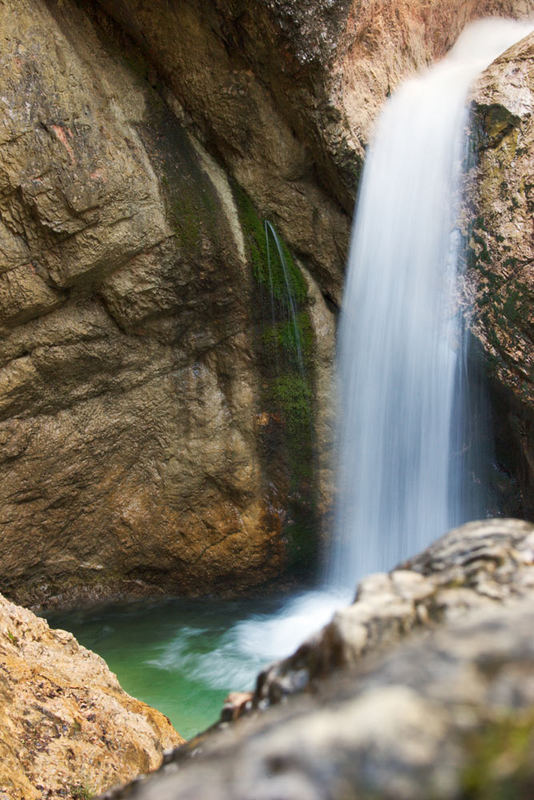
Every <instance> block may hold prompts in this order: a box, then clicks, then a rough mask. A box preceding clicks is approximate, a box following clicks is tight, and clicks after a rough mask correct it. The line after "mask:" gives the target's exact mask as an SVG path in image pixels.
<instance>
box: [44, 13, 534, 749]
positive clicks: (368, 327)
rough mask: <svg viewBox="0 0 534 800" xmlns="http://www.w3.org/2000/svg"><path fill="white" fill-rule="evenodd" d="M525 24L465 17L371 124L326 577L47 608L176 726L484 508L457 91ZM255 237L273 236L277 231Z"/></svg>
mask: <svg viewBox="0 0 534 800" xmlns="http://www.w3.org/2000/svg"><path fill="white" fill-rule="evenodd" d="M531 27H532V26H529V27H528V28H527V27H526V26H525V25H520V24H519V23H513V22H509V21H506V20H499V21H497V20H493V21H488V20H487V21H484V22H480V23H477V24H475V25H474V26H471V28H470V29H469V31H467V32H466V33H464V34H463V35H462V37H461V38H460V40H459V42H458V44H457V45H456V47H455V48H454V50H453V51H452V52H451V54H450V55H449V56H448V57H447V58H446V59H445V60H444V61H443V62H441V64H439V65H438V66H436V67H434V68H433V69H431V70H429V71H428V72H427V73H426V74H425V75H422V76H420V77H418V78H416V79H414V80H412V81H410V82H408V83H407V84H405V85H404V86H403V87H401V89H400V90H399V92H397V93H396V94H395V95H394V96H393V97H392V98H391V99H390V101H389V102H388V103H387V104H386V107H385V109H384V112H383V114H382V116H381V118H380V120H379V122H378V126H377V132H376V138H375V141H374V143H373V145H372V146H371V148H370V151H369V155H368V158H367V162H366V167H365V171H364V177H363V183H362V187H361V192H360V199H359V206H358V213H357V217H356V220H355V224H354V231H353V240H352V246H351V255H350V263H349V270H348V277H347V287H346V292H345V299H344V304H343V313H342V322H341V328H340V340H341V341H340V350H339V359H340V379H341V395H342V415H341V422H340V431H339V440H340V449H341V454H340V468H339V476H340V477H339V486H340V501H339V504H338V508H337V513H336V530H335V540H336V542H335V545H334V547H333V552H332V556H331V558H330V559H329V563H328V565H327V567H326V568H325V578H324V583H323V587H322V588H321V589H320V590H318V591H316V592H311V593H310V592H308V593H305V594H302V595H300V596H298V597H293V598H290V599H289V600H287V601H284V599H283V598H280V599H279V600H278V601H274V600H266V599H265V598H264V599H259V600H258V601H257V602H255V603H252V601H251V600H250V599H247V600H244V601H242V602H225V601H221V600H206V601H194V602H193V601H190V602H189V601H168V602H166V603H159V604H153V605H149V606H146V605H135V606H131V607H128V608H121V607H116V608H110V609H107V610H101V611H90V610H89V611H85V612H79V613H78V614H76V615H72V614H70V615H64V614H63V615H52V616H51V617H50V621H51V623H52V624H54V625H60V626H62V627H66V628H67V629H69V630H72V631H73V632H74V634H75V635H76V636H77V637H78V638H79V640H80V641H81V643H82V644H85V645H86V646H88V647H91V648H92V649H94V650H96V651H97V652H99V653H100V654H101V655H103V656H104V657H105V658H106V659H107V661H108V663H109V665H110V667H111V669H112V670H114V671H115V672H117V674H118V677H119V679H120V680H121V682H122V683H123V685H124V687H125V688H126V690H127V691H130V692H131V693H133V694H135V695H136V696H137V697H139V698H141V699H144V700H146V701H147V702H149V703H152V704H153V705H155V706H156V707H157V708H159V709H160V710H162V711H163V712H164V713H167V714H168V715H170V717H171V719H172V721H173V722H174V724H175V726H176V728H177V729H178V730H179V731H180V732H181V733H182V734H185V735H186V736H187V735H190V734H192V733H194V732H196V731H198V730H201V729H202V728H204V727H205V726H206V725H207V724H209V723H211V722H213V721H214V720H215V719H216V717H217V713H218V711H219V710H220V707H221V703H222V699H223V697H224V694H225V692H226V691H228V690H230V689H248V688H252V687H253V683H254V678H255V675H256V673H257V672H258V670H259V669H260V668H261V667H262V666H263V665H265V664H266V663H268V662H269V661H270V660H273V659H275V658H279V657H283V656H284V655H287V654H289V653H290V652H292V651H293V650H294V649H295V648H296V647H297V646H298V644H299V643H300V642H301V641H302V640H303V639H304V638H306V636H307V635H309V634H310V633H311V632H312V631H313V630H315V629H318V628H320V627H321V625H322V624H324V623H325V622H326V621H327V620H328V619H329V618H330V617H331V615H332V613H333V611H334V610H335V608H337V607H339V606H340V605H343V604H345V603H346V602H347V601H348V600H350V597H351V595H352V594H353V592H354V587H355V585H356V583H357V581H358V579H359V578H361V577H362V576H363V575H364V574H366V573H369V572H373V571H377V570H384V569H389V568H391V567H393V566H394V565H395V563H396V562H397V561H399V560H401V559H403V558H405V557H408V556H410V555H412V554H414V553H415V552H417V551H418V550H419V549H421V548H422V547H424V546H425V545H427V544H428V543H429V542H430V541H431V540H433V539H435V538H436V537H437V536H439V535H440V534H442V533H444V532H445V531H446V530H447V529H448V528H449V527H451V526H452V525H455V524H458V523H460V522H461V521H464V520H465V519H466V518H468V517H471V518H473V517H474V516H477V515H483V514H484V504H485V500H486V493H485V491H484V489H483V487H482V491H474V490H472V489H471V488H467V489H466V486H468V487H470V486H471V485H472V484H473V481H472V480H471V477H470V476H469V475H468V474H467V473H468V472H469V471H470V470H472V469H473V467H474V465H475V464H476V459H474V460H473V459H471V462H470V465H469V469H467V467H466V462H465V460H464V459H463V458H459V457H458V456H457V455H456V454H455V451H457V450H458V449H460V450H461V449H463V443H461V444H462V446H460V445H459V441H458V438H459V437H458V431H459V430H464V428H465V427H466V426H465V425H464V424H463V423H462V421H461V419H459V415H460V412H461V410H462V409H464V408H465V403H464V402H461V401H459V400H458V393H459V391H460V390H461V388H462V385H463V384H462V381H461V380H460V376H461V375H462V374H465V369H464V367H465V343H464V342H463V341H462V324H461V321H460V315H459V312H458V306H457V297H456V294H457V261H458V258H457V256H458V248H459V246H460V237H459V234H458V232H456V233H455V232H454V225H455V215H456V212H457V197H458V190H459V183H460V178H461V164H462V158H463V155H464V153H463V150H464V144H463V135H464V134H463V132H464V129H465V124H466V112H465V100H466V95H467V92H468V89H469V85H470V84H471V82H472V81H473V79H474V78H475V77H476V75H477V74H478V73H479V72H480V71H481V70H482V69H483V68H484V67H485V66H486V65H488V64H489V63H490V62H491V61H492V60H493V59H494V58H495V57H496V56H497V55H498V54H499V53H500V52H502V51H503V50H505V49H506V48H507V47H509V46H510V45H511V44H513V43H514V42H515V41H517V40H518V39H519V38H521V37H522V36H523V35H525V34H526V33H527V32H528V31H529V30H530V29H531ZM451 231H452V233H451ZM265 232H266V237H267V241H268V240H269V234H272V236H273V241H274V242H275V244H276V237H275V235H274V230H271V229H270V228H268V227H267V226H266V228H265ZM293 310H294V309H293ZM293 318H294V315H293ZM293 324H294V322H293ZM297 333H298V331H297V332H295V340H296V341H297ZM299 345H300V343H299ZM299 354H300V357H301V358H302V356H301V348H299ZM481 457H482V458H484V454H482V456H481ZM485 457H486V458H488V455H487V454H486V456H485ZM475 469H476V466H475ZM452 473H454V475H453V474H452ZM475 488H476V487H475Z"/></svg>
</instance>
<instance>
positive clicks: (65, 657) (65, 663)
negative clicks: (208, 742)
mask: <svg viewBox="0 0 534 800" xmlns="http://www.w3.org/2000/svg"><path fill="white" fill-rule="evenodd" d="M0 671H1V676H2V679H1V684H0V697H1V703H0V798H2V800H44V798H51V797H64V798H71V800H76V799H77V800H81V798H88V797H92V796H93V795H94V794H95V793H97V792H99V791H103V790H104V789H107V788H109V787H110V786H114V785H115V784H118V783H123V782H124V781H127V780H131V779H132V778H134V777H136V776H137V775H138V774H139V773H140V772H143V773H146V772H150V771H151V770H155V769H157V768H158V767H159V766H160V764H161V763H162V760H163V753H164V750H166V749H168V748H170V747H176V745H178V744H180V743H181V742H183V741H184V740H183V739H182V737H181V736H180V735H179V734H178V733H177V732H176V731H175V730H174V728H173V727H172V725H171V723H170V722H169V720H168V719H167V717H165V716H163V714H161V713H160V712H159V711H156V710H155V709H153V708H150V706H147V705H146V704H145V703H141V702H140V701H139V700H135V699H134V698H133V697H130V696H129V695H127V694H126V692H124V691H123V690H122V689H121V687H120V685H119V682H118V680H117V678H116V677H115V675H113V673H111V672H110V671H109V669H108V668H107V666H106V664H105V662H104V661H103V659H101V658H100V656H97V655H96V654H95V653H91V652H90V651H89V650H86V649H85V648H84V647H81V646H80V645H79V644H78V642H77V641H76V639H75V638H74V637H73V636H72V634H70V633H67V632H66V631H61V630H52V629H50V628H49V627H48V625H47V624H46V622H45V620H44V619H40V618H38V617H36V616H35V615H34V614H32V613H31V612H30V611H27V610H26V609H23V608H20V607H19V606H15V605H13V604H12V603H10V602H8V601H7V600H6V599H5V598H4V597H2V596H1V595H0Z"/></svg>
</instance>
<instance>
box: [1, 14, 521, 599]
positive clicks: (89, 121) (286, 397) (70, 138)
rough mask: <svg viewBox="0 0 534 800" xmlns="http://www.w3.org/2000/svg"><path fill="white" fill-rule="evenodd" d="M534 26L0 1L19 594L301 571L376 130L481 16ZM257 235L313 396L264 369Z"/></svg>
mask: <svg viewBox="0 0 534 800" xmlns="http://www.w3.org/2000/svg"><path fill="white" fill-rule="evenodd" d="M531 9H532V3H531V2H528V1H527V0H500V2H499V1H498V0H470V1H469V2H464V0H462V1H460V0H449V2H447V3H428V2H426V0H409V1H408V0H395V2H394V3H383V2H378V0H377V2H368V3H360V2H354V1H353V2H349V0H344V1H343V2H336V3H332V2H330V0H313V2H312V0H307V1H306V2H292V0H283V1H281V2H278V0H277V1H276V2H271V1H270V0H269V1H268V2H267V0H265V1H264V0H262V1H261V2H260V0H256V1H255V2H253V3H245V2H243V0H217V2H204V0H190V1H189V2H178V1H177V0H172V1H170V2H167V3H151V2H145V0H121V2H115V0H102V2H100V3H97V2H90V3H81V2H76V0H22V1H21V2H15V0H6V2H4V3H3V4H2V5H1V7H0V23H1V24H0V31H1V34H0V35H1V37H2V38H1V44H2V47H1V49H0V58H1V59H2V72H1V75H0V90H1V91H0V105H1V108H2V114H1V115H0V336H1V340H0V443H1V450H0V458H1V459H2V465H3V474H2V481H1V482H0V525H1V528H2V537H1V540H0V558H1V562H2V586H3V588H4V591H6V592H8V593H10V594H11V596H13V597H15V596H16V597H17V598H18V599H20V600H23V601H24V602H37V601H39V600H41V599H43V598H47V599H48V602H50V601H51V600H53V599H54V598H55V601H56V602H59V603H64V602H67V601H68V600H69V599H70V600H72V599H74V598H75V597H80V596H88V597H90V598H95V597H98V596H104V595H105V596H110V595H113V596H119V595H121V594H122V595H128V596H132V595H136V594H146V593H153V592H157V591H165V592H172V593H196V594H202V593H206V592H212V591H223V590H224V591H227V590H230V589H231V590H233V591H239V590H241V589H244V588H246V587H251V586H255V585H258V584H262V583H265V581H268V580H269V579H270V578H272V577H273V576H275V575H278V574H280V571H281V570H282V569H283V567H284V565H287V563H288V560H289V559H290V558H294V560H296V561H298V559H299V557H300V555H301V554H302V552H303V550H304V549H306V548H307V547H308V545H309V543H308V541H307V538H309V537H308V533H307V532H308V531H309V530H312V529H313V527H314V524H315V519H312V518H313V517H314V514H315V513H316V512H317V514H323V513H325V512H327V511H328V507H329V503H330V496H331V493H330V488H331V487H330V472H329V464H328V452H329V445H330V444H331V441H332V431H331V419H332V410H333V403H332V400H331V396H330V392H329V386H331V383H330V381H329V375H328V372H329V361H331V360H332V354H333V334H334V320H333V315H332V313H331V311H330V310H329V307H330V308H331V307H332V302H330V301H333V303H334V304H337V305H339V302H340V296H341V286H342V275H343V267H344V263H345V256H346V250H347V242H348V235H349V226H350V215H351V212H352V202H353V199H354V194H355V188H356V185H357V178H358V174H359V170H360V168H361V163H362V159H363V154H364V148H365V145H366V144H367V141H368V138H369V135H370V129H371V126H372V121H373V119H374V118H375V116H376V114H377V112H378V110H379V108H380V106H381V105H382V103H383V101H384V99H385V97H386V96H387V95H388V94H389V93H390V91H392V90H393V89H394V88H395V86H396V85H397V84H398V83H399V82H400V81H401V80H402V78H403V77H404V76H406V75H407V74H409V73H411V72H413V71H414V70H416V69H418V68H419V67H421V66H422V65H424V64H426V63H428V62H430V61H432V60H433V59H434V58H437V57H439V56H441V55H443V54H444V52H445V51H446V50H447V48H448V47H449V46H450V45H451V44H452V43H453V41H454V39H455V38H456V36H457V34H458V33H459V32H460V30H461V29H462V27H463V25H464V24H465V22H466V21H467V20H468V19H471V18H473V17H475V16H480V15H487V14H490V13H510V14H512V15H515V16H521V15H524V14H526V13H528V11H529V10H531ZM514 113H515V112H514ZM222 167H223V168H224V171H223V168H222ZM251 201H252V202H251ZM264 218H268V219H269V220H271V221H272V222H273V223H274V224H275V226H276V228H277V230H279V231H280V232H281V233H282V234H284V237H285V240H286V242H287V243H289V245H290V246H291V248H290V249H291V250H292V252H293V259H294V260H293V262H292V263H293V265H294V267H295V265H296V267H295V269H296V272H295V271H294V273H293V274H294V275H296V274H297V273H298V274H299V275H301V278H300V279H299V280H300V283H299V286H301V288H302V287H303V286H305V287H307V288H304V289H302V293H301V296H300V299H299V303H300V306H299V314H300V313H301V311H302V317H301V319H300V321H299V324H300V325H301V333H302V335H303V338H304V339H305V340H306V347H307V348H308V346H309V349H308V351H307V353H306V354H305V359H306V362H307V366H309V367H310V373H309V377H308V378H306V381H305V386H304V391H301V389H302V387H303V384H302V380H301V378H299V376H296V377H295V375H294V374H293V375H290V376H287V375H284V376H283V380H282V381H281V382H278V383H277V382H276V381H275V380H274V379H273V378H272V375H269V374H267V373H268V371H266V370H265V369H264V365H262V363H261V358H260V357H259V356H258V342H259V341H260V340H262V341H261V343H262V345H265V342H266V341H267V340H268V339H269V337H270V339H269V342H270V343H271V344H272V342H273V341H274V340H275V339H278V340H284V337H285V338H286V340H287V327H286V329H284V328H283V325H278V327H276V326H273V329H272V330H270V331H266V330H264V331H260V333H258V320H257V318H256V316H255V314H256V311H257V309H258V307H259V306H260V305H261V298H260V297H259V292H258V283H257V280H256V279H257V277H258V274H259V273H261V269H263V280H264V284H265V269H266V267H265V263H264V264H263V267H261V268H260V267H258V264H257V263H256V261H257V259H258V258H259V259H260V260H261V259H262V258H263V260H264V261H265V244H264V243H263V244H261V241H260V240H261V239H262V237H263V242H264V239H265V237H264V233H263V228H262V222H263V219H264ZM262 248H263V249H262ZM301 267H302V271H300V269H301ZM255 270H256V272H254V271H255ZM254 274H255V275H256V278H254ZM302 275H305V276H306V278H305V281H304V279H303V278H302ZM255 280H256V283H254V281H255ZM295 280H297V279H295ZM297 283H298V281H297ZM299 291H300V290H299ZM325 298H326V299H327V300H328V303H325ZM269 313H270V306H269V305H268V304H267V305H265V304H264V309H263V316H264V318H265V317H266V316H268V314H269ZM275 328H276V329H275ZM523 366H524V365H523ZM275 393H277V394H278V397H277V402H278V406H279V407H278V408H277V407H276V403H274V402H272V396H273V394H275ZM303 397H304V398H306V399H305V402H304V403H303V402H302V398H303ZM284 404H285V406H284ZM312 406H313V408H312ZM280 408H281V411H280ZM291 415H293V417H292V418H290V416H291ZM312 416H313V417H314V418H315V421H316V425H315V432H314V433H313V435H311V438H310V441H309V442H308V444H307V446H306V447H305V448H304V449H303V450H301V451H299V452H289V453H285V454H284V455H281V447H280V444H281V443H283V442H286V441H287V440H288V439H289V438H290V437H288V436H286V433H287V432H288V430H289V429H290V428H291V430H292V431H293V433H294V434H295V435H294V439H295V440H297V439H301V438H302V437H301V433H302V431H304V429H305V428H306V430H308V431H310V430H311V428H310V424H309V420H310V417H312ZM295 431H297V433H295ZM313 437H315V444H316V445H318V447H316V448H315V452H314V448H313V446H312V444H311V439H312V438H313ZM317 450H319V453H318V454H317V452H316V451H317ZM295 464H297V465H299V469H300V473H299V474H297V472H298V470H297V471H295V470H294V468H293V467H294V465H295ZM317 464H318V465H319V467H318V469H316V468H315V466H314V467H313V469H312V465H317ZM306 470H307V472H306ZM314 470H315V472H314ZM295 475H296V476H297V477H296V478H295ZM299 507H300V509H299ZM301 512H303V513H301ZM307 514H309V516H308V517H307V516H306V515H307ZM312 523H313V524H312ZM290 528H291V529H292V533H288V530H289V529H290ZM291 537H294V541H293V540H292V539H291ZM291 548H293V551H294V553H293V556H291V555H290V550H291Z"/></svg>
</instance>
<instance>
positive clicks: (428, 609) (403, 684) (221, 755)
mask: <svg viewBox="0 0 534 800" xmlns="http://www.w3.org/2000/svg"><path fill="white" fill-rule="evenodd" d="M533 597H534V526H533V525H530V524H527V523H524V522H519V521H515V520H488V521H486V522H482V523H470V524H468V525H465V526H463V527H461V528H458V529H457V530H455V531H452V532H451V533H450V534H448V535H447V536H445V537H444V538H443V539H441V540H440V541H439V542H437V543H436V544H435V545H434V546H432V547H431V548H429V549H428V550H426V551H425V552H424V553H422V554H421V555H420V556H418V557H416V558H415V559H413V560H412V561H410V562H407V563H406V564H403V565H401V567H400V568H399V569H396V570H394V571H393V572H392V573H390V574H389V575H376V576H371V577H369V578H368V579H366V580H365V581H363V582H362V584H361V585H360V587H359V590H358V594H357V597H356V600H355V602H354V604H353V605H352V606H350V607H349V608H348V609H345V610H344V611H341V612H339V613H338V614H337V615H336V616H335V617H334V620H333V621H332V623H330V625H329V626H327V627H326V628H325V629H324V630H323V631H322V632H321V633H319V634H318V635H317V636H316V637H315V638H313V639H312V640H310V642H308V643H307V644H306V645H303V647H301V648H300V649H299V650H298V651H297V653H296V654H295V655H294V656H292V657H291V658H289V659H287V660H286V661H285V662H281V663H280V664H278V665H275V666H273V667H271V669H269V670H267V672H266V673H265V674H264V675H263V676H260V679H259V682H258V690H257V692H256V699H255V702H256V711H254V712H252V713H250V712H249V713H246V715H245V716H244V717H242V718H241V719H238V720H237V722H233V723H221V724H220V725H219V726H218V729H217V730H216V731H215V732H208V733H207V734H205V735H204V736H200V737H197V738H196V739H194V740H192V741H191V742H190V743H188V744H187V745H185V746H184V747H182V748H180V749H178V750H177V751H176V752H175V753H174V755H173V756H172V757H170V759H169V761H168V764H167V765H166V766H164V767H163V768H162V770H161V771H160V773H159V774H158V775H156V776H153V777H150V778H148V779H146V780H140V781H137V782H135V783H134V784H131V785H129V786H127V787H125V788H123V789H117V790H114V791H110V792H108V793H106V794H105V795H103V797H105V798H106V800H118V799H119V798H122V797H128V798H131V799H132V800H156V798H157V800H181V799H182V798H183V799H184V800H185V798H190V797H203V798H206V800H223V798H225V799H226V798H228V799H229V798H232V799H233V800H236V799H237V798H239V799H242V800H245V798H250V797H254V798H258V799H259V798H261V800H275V798H283V799H284V800H323V799H324V800H327V798H328V800H334V799H337V798H339V800H341V798H344V800H345V799H346V798H354V800H356V798H377V797H380V798H383V799H384V800H390V799H391V800H399V798H401V800H427V798H429V797H432V798H436V800H453V799H457V798H467V797H469V798H480V800H483V798H488V797H505V796H506V797H517V798H523V797H524V798H527V797H529V796H530V795H531V790H532V785H533V782H534V772H533V767H532V764H533V762H532V748H533V747H534V684H533V682H532V670H533V668H534V643H533V639H532V626H533V624H534V607H533V603H532V600H533ZM275 683H276V684H277V686H278V689H276V690H275ZM268 687H269V689H270V691H268V690H267V689H268ZM291 693H292V694H293V696H290V694H291ZM280 699H284V701H285V702H283V703H277V702H276V701H278V700H280ZM269 702H270V705H269ZM273 702H275V703H276V705H275V706H274V707H273V706H272V703H273ZM267 706H268V707H267ZM262 708H263V709H264V710H263V711H262V710H261V709H262ZM265 709H266V710H265ZM226 718H228V716H227V717H226Z"/></svg>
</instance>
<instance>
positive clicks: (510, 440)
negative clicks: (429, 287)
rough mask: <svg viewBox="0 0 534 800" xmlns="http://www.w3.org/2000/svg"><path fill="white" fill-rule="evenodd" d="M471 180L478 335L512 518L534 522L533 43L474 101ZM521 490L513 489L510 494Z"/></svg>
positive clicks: (500, 63) (489, 76) (502, 64)
mask: <svg viewBox="0 0 534 800" xmlns="http://www.w3.org/2000/svg"><path fill="white" fill-rule="evenodd" d="M473 133H474V137H473V146H474V150H475V162H476V163H475V165H474V166H473V168H472V169H471V173H470V175H469V178H468V198H469V208H468V213H469V216H470V218H471V220H472V222H471V225H470V228H469V233H468V250H469V252H468V259H469V267H470V270H469V276H470V278H471V282H472V285H473V287H474V293H475V318H474V321H473V329H474V333H475V335H476V337H477V338H478V340H479V341H480V343H481V345H482V349H483V353H484V356H485V360H486V364H487V371H488V373H489V376H490V379H491V391H492V396H493V403H494V409H495V414H494V416H495V429H496V434H497V446H498V453H497V455H498V460H499V466H500V475H499V476H498V480H499V481H500V483H501V484H502V485H503V486H506V485H507V484H508V494H509V498H510V499H509V502H510V508H509V509H507V510H508V511H513V512H515V513H516V514H524V515H527V517H529V518H531V519H532V518H534V500H533V498H534V382H533V381H534V311H533V309H534V229H533V224H532V220H533V216H534V168H533V152H534V34H531V35H530V36H528V37H527V38H525V39H524V40H523V41H522V42H519V43H518V44H517V45H515V46H514V47H512V48H510V50H508V51H507V52H506V53H505V54H504V55H502V56H501V57H500V58H499V59H497V61H495V62H494V64H492V66H491V67H490V68H489V69H488V70H487V71H486V72H485V73H484V74H483V75H482V76H481V78H480V79H479V81H478V83H477V85H476V87H475V88H474V92H473ZM510 482H512V485H510Z"/></svg>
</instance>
